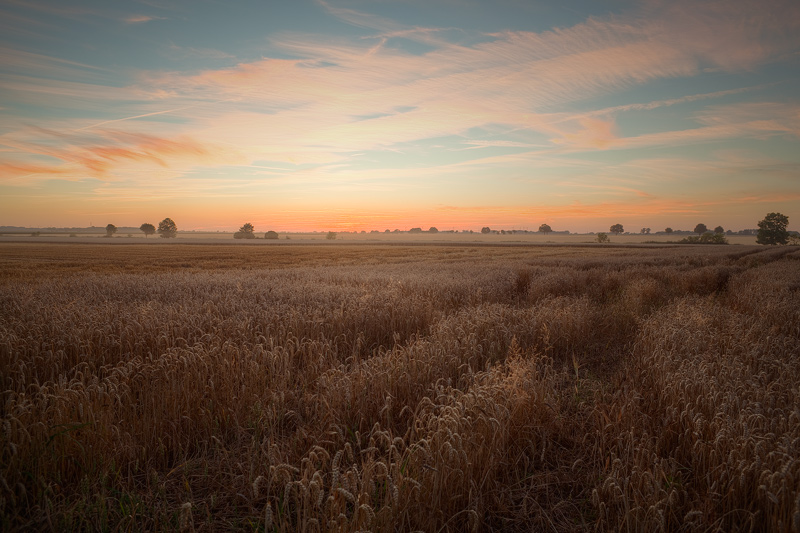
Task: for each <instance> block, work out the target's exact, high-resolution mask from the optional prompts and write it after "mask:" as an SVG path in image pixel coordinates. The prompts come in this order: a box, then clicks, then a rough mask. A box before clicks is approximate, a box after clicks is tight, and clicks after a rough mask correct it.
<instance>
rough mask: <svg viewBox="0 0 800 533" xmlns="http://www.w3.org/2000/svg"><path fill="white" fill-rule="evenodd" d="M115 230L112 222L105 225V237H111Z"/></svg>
mask: <svg viewBox="0 0 800 533" xmlns="http://www.w3.org/2000/svg"><path fill="white" fill-rule="evenodd" d="M116 232H117V227H116V226H115V225H114V224H109V225H108V226H106V237H111V236H112V235H114V234H115V233H116Z"/></svg>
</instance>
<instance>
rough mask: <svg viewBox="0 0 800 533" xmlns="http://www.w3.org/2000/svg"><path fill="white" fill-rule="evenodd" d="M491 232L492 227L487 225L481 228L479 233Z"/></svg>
mask: <svg viewBox="0 0 800 533" xmlns="http://www.w3.org/2000/svg"><path fill="white" fill-rule="evenodd" d="M491 232H492V228H490V227H489V226H484V227H482V228H481V233H491Z"/></svg>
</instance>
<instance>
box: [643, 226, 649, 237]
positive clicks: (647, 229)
mask: <svg viewBox="0 0 800 533" xmlns="http://www.w3.org/2000/svg"><path fill="white" fill-rule="evenodd" d="M642 235H650V228H642Z"/></svg>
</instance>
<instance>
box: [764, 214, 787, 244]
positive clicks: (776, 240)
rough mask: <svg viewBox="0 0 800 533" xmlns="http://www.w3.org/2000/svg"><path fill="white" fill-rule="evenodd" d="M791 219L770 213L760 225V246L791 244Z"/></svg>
mask: <svg viewBox="0 0 800 533" xmlns="http://www.w3.org/2000/svg"><path fill="white" fill-rule="evenodd" d="M788 225H789V217H787V216H786V215H782V214H780V213H769V214H768V215H767V216H766V217H764V220H762V221H761V222H759V223H758V236H757V237H756V242H757V243H758V244H786V243H787V242H789V232H788V231H786V226H788Z"/></svg>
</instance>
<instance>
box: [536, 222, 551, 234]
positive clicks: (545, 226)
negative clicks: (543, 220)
mask: <svg viewBox="0 0 800 533" xmlns="http://www.w3.org/2000/svg"><path fill="white" fill-rule="evenodd" d="M539 231H540V232H541V233H544V234H545V235H547V234H548V233H551V232H552V231H553V228H551V227H550V225H549V224H542V225H541V226H539Z"/></svg>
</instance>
